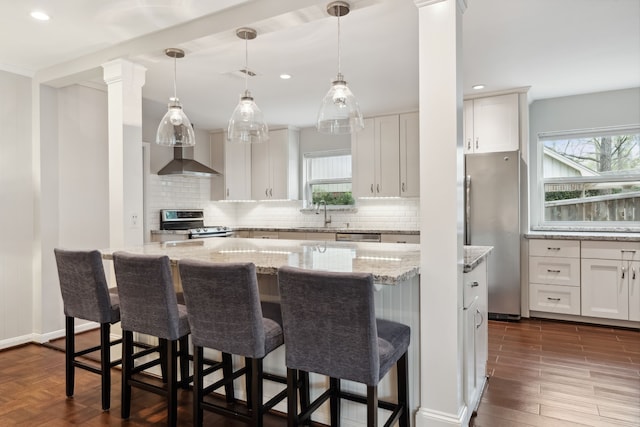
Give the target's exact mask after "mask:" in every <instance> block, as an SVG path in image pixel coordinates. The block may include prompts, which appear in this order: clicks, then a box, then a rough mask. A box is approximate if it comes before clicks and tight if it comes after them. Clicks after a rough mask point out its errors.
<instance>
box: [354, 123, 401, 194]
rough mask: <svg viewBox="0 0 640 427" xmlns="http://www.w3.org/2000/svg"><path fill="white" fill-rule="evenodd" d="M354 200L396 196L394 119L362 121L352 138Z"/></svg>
mask: <svg viewBox="0 0 640 427" xmlns="http://www.w3.org/2000/svg"><path fill="white" fill-rule="evenodd" d="M351 145H352V159H353V160H352V162H353V195H354V197H398V196H399V195H400V120H399V117H398V115H392V116H382V117H374V118H370V119H365V121H364V129H362V130H361V131H360V132H357V133H355V134H354V135H353V137H352V142H351Z"/></svg>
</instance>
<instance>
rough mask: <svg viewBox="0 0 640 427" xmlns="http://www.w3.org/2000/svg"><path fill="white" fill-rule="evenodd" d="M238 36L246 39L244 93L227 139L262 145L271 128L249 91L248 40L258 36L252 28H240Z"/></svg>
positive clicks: (234, 113)
mask: <svg viewBox="0 0 640 427" xmlns="http://www.w3.org/2000/svg"><path fill="white" fill-rule="evenodd" d="M236 35H237V36H238V37H239V38H241V39H244V61H245V66H244V70H242V71H243V72H244V93H243V94H242V96H241V97H240V102H239V103H238V106H237V107H236V109H235V110H233V114H232V115H231V119H230V120H229V128H228V130H227V139H228V140H229V141H232V142H240V143H251V144H255V143H261V142H265V141H267V140H268V139H269V127H268V126H267V123H266V122H265V121H264V117H263V115H262V111H260V108H258V106H257V105H256V103H255V102H254V101H253V97H252V96H251V92H249V89H248V79H249V74H251V75H255V74H253V73H252V72H251V71H249V49H248V43H247V41H248V40H253V39H255V38H256V36H257V35H258V34H257V33H256V30H254V29H252V28H239V29H238V30H236Z"/></svg>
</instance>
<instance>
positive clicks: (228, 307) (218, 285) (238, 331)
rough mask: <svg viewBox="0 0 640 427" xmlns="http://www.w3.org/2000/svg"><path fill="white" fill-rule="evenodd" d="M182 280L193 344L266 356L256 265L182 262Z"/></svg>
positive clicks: (235, 352)
mask: <svg viewBox="0 0 640 427" xmlns="http://www.w3.org/2000/svg"><path fill="white" fill-rule="evenodd" d="M178 268H179V270H180V280H181V282H182V289H183V291H184V299H185V303H186V305H187V316H188V318H189V327H190V329H191V338H192V340H193V344H194V345H197V346H202V347H208V348H213V349H217V350H220V351H222V352H225V353H231V354H237V355H240V356H245V357H253V358H261V357H264V356H265V332H264V325H263V323H262V322H263V320H262V309H261V307H260V295H259V292H258V281H257V278H256V267H255V265H254V264H253V263H224V264H216V263H211V262H204V261H197V260H181V261H180V262H179V264H178Z"/></svg>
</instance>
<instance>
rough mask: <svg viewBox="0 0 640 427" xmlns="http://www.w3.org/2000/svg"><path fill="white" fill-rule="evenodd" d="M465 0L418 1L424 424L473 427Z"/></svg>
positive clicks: (421, 419) (420, 415) (422, 426)
mask: <svg viewBox="0 0 640 427" xmlns="http://www.w3.org/2000/svg"><path fill="white" fill-rule="evenodd" d="M463 2H464V0H415V3H416V5H417V6H418V8H419V69H420V77H419V82H420V98H419V99H420V236H421V237H420V241H421V259H420V269H421V270H420V271H421V277H420V281H421V283H420V315H421V319H420V354H421V360H420V369H421V372H420V408H419V410H418V413H417V414H416V426H418V427H426V426H429V427H441V426H442V427H444V426H448V427H449V426H461V425H466V424H467V421H468V419H469V413H468V410H467V408H466V406H465V404H464V401H463V393H462V390H463V383H462V381H463V380H462V379H463V376H462V373H463V368H462V351H463V328H462V262H463V241H462V233H463V222H462V221H463V198H462V196H463V191H462V183H463V174H464V173H463V152H462V85H461V80H462V78H461V68H462V61H461V55H462V51H461V43H462V40H461V39H462V11H463V8H464V4H463Z"/></svg>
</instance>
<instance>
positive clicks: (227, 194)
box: [227, 188, 229, 197]
mask: <svg viewBox="0 0 640 427" xmlns="http://www.w3.org/2000/svg"><path fill="white" fill-rule="evenodd" d="M227 197H229V189H228V188H227Z"/></svg>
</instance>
